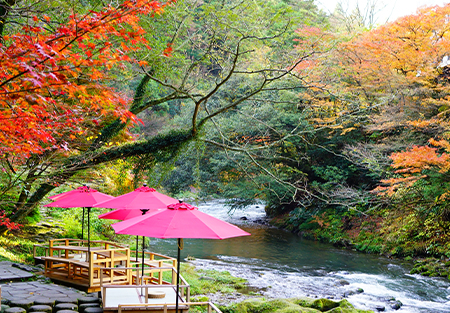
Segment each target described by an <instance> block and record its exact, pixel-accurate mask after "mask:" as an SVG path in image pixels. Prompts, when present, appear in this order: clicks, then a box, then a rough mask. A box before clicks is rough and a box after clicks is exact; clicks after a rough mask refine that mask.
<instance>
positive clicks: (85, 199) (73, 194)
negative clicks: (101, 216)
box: [44, 186, 114, 250]
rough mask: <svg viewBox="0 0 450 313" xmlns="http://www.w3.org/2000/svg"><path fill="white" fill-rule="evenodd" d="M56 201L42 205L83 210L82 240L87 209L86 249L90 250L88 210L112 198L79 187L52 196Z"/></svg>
mask: <svg viewBox="0 0 450 313" xmlns="http://www.w3.org/2000/svg"><path fill="white" fill-rule="evenodd" d="M52 198H53V199H56V201H55V202H52V203H49V204H46V205H44V207H53V208H83V221H82V224H83V225H82V230H81V232H82V233H81V236H82V237H83V239H84V208H88V249H89V250H90V229H89V227H90V226H89V224H90V220H89V219H90V218H89V217H90V214H89V213H90V210H91V208H92V207H93V206H94V204H96V203H98V202H103V201H106V200H111V199H114V197H113V196H110V195H107V194H104V193H101V192H99V191H97V190H95V189H92V188H89V187H88V186H81V187H78V188H77V189H75V190H70V191H67V192H63V193H61V194H59V195H55V196H52Z"/></svg>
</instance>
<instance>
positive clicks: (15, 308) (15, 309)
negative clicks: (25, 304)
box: [5, 306, 27, 313]
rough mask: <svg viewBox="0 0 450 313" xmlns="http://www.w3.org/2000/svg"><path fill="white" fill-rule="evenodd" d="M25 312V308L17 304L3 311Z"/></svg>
mask: <svg viewBox="0 0 450 313" xmlns="http://www.w3.org/2000/svg"><path fill="white" fill-rule="evenodd" d="M26 312H27V310H25V309H24V308H21V307H17V306H15V307H12V308H9V309H6V310H5V313H26Z"/></svg>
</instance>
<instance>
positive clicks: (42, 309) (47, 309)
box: [28, 304, 52, 313]
mask: <svg viewBox="0 0 450 313" xmlns="http://www.w3.org/2000/svg"><path fill="white" fill-rule="evenodd" d="M28 311H31V312H45V313H51V312H52V307H51V306H49V305H45V304H35V305H33V306H31V307H30V309H29V310H28Z"/></svg>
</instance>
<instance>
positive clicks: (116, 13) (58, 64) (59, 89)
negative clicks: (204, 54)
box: [0, 0, 166, 157]
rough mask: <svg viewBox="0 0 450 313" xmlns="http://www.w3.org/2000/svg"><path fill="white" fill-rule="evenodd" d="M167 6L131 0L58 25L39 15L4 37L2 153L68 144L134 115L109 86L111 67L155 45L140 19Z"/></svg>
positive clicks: (0, 59) (0, 61) (0, 44)
mask: <svg viewBox="0 0 450 313" xmlns="http://www.w3.org/2000/svg"><path fill="white" fill-rule="evenodd" d="M163 7H164V5H162V4H161V3H159V2H158V1H145V0H135V1H125V2H123V3H122V4H120V5H118V6H116V7H112V6H111V7H106V8H104V9H103V10H101V11H98V12H95V11H90V12H88V13H86V14H84V15H80V14H76V13H73V14H72V15H70V17H69V18H68V20H67V23H64V24H63V25H59V26H57V27H56V28H53V26H52V27H50V26H49V25H50V22H51V18H50V17H48V16H39V17H37V16H34V17H33V20H32V21H31V22H30V23H29V24H28V25H26V26H24V27H22V29H21V30H20V32H18V33H15V34H9V35H6V36H4V38H3V41H0V141H1V145H0V155H3V156H5V155H14V156H17V157H27V156H29V155H30V154H32V153H42V152H43V151H45V150H48V149H57V150H58V149H59V150H61V149H68V147H70V145H71V141H73V140H76V138H77V137H78V136H83V135H85V134H84V131H85V129H86V127H89V125H91V126H95V125H96V124H98V121H99V120H105V116H111V118H113V117H120V118H121V119H122V120H124V121H125V120H127V119H133V118H134V117H133V116H132V114H131V113H129V112H128V111H127V102H128V99H127V98H126V97H125V96H124V95H122V94H119V93H118V92H117V91H115V90H114V89H113V88H111V87H109V86H108V85H107V84H106V82H107V80H108V78H109V77H108V71H109V70H111V69H112V68H113V67H123V66H124V63H125V62H134V60H132V59H131V58H130V53H131V52H133V51H135V50H137V49H139V48H140V47H145V46H146V45H147V42H146V40H145V38H144V36H142V34H143V33H144V30H143V28H142V27H141V26H140V25H139V21H140V18H139V17H140V16H141V15H153V14H159V13H160V12H161V11H162V10H163ZM147 48H150V47H148V46H147ZM165 53H166V52H165ZM141 65H142V64H141Z"/></svg>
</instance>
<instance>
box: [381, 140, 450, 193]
mask: <svg viewBox="0 0 450 313" xmlns="http://www.w3.org/2000/svg"><path fill="white" fill-rule="evenodd" d="M429 142H430V144H432V145H434V146H436V147H440V148H444V149H445V152H441V153H440V152H439V149H438V148H433V147H429V146H414V147H412V148H411V149H409V150H407V151H402V152H397V153H393V154H392V155H391V156H390V158H391V160H392V161H393V163H392V165H391V167H392V168H394V169H396V170H395V173H396V174H400V176H399V177H395V178H391V179H385V180H382V181H381V182H382V183H383V184H386V185H388V186H387V187H377V188H376V189H375V190H374V192H378V193H381V194H384V195H387V196H390V197H391V196H393V195H394V194H395V191H396V190H397V189H398V188H399V187H400V186H402V187H406V188H407V187H411V186H412V185H414V183H415V182H417V181H418V180H420V179H424V178H427V175H426V174H425V173H426V171H434V172H438V173H441V174H445V173H448V172H449V171H450V154H449V153H450V143H449V142H448V141H446V140H439V141H437V140H434V139H430V141H429Z"/></svg>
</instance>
